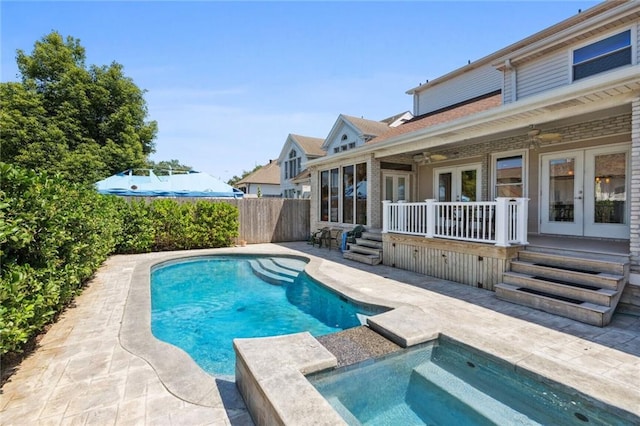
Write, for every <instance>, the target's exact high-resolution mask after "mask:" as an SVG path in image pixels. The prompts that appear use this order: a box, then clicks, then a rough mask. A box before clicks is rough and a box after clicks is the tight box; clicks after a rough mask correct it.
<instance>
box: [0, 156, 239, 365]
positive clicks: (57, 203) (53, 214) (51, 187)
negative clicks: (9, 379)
mask: <svg viewBox="0 0 640 426" xmlns="http://www.w3.org/2000/svg"><path fill="white" fill-rule="evenodd" d="M238 226H239V225H238V209H237V208H236V207H235V206H232V205H231V204H228V203H224V202H210V201H204V200H202V201H197V202H195V203H182V204H180V203H178V202H176V201H174V200H170V199H157V200H153V201H150V202H145V201H135V200H134V201H125V200H124V199H122V198H119V197H114V196H104V195H100V194H98V193H97V192H96V191H95V190H94V189H93V188H83V187H81V186H76V185H71V184H69V183H68V182H65V181H63V180H62V179H60V178H59V177H49V176H46V175H39V174H36V173H34V172H30V171H25V170H21V169H19V168H16V167H14V166H11V165H8V164H4V163H0V244H1V245H0V354H5V353H7V352H12V351H20V350H21V349H22V347H23V346H24V344H25V343H26V342H27V341H28V340H29V339H30V338H31V337H33V336H34V335H36V334H37V333H38V332H39V331H40V330H42V328H43V327H44V325H46V324H47V323H48V322H50V321H51V320H52V319H53V318H54V317H55V315H56V314H57V313H58V312H59V311H60V310H61V309H63V308H64V307H65V306H66V305H67V304H68V303H69V302H70V301H71V300H72V298H73V297H74V296H75V295H76V294H77V293H78V292H79V291H80V289H81V288H82V285H83V284H84V282H86V280H87V279H89V278H90V277H91V276H92V275H93V274H94V272H95V271H96V270H97V269H98V267H99V266H100V265H101V264H102V262H103V261H104V260H105V259H106V257H107V256H108V255H109V254H111V253H142V252H148V251H160V250H176V249H194V248H214V247H227V246H230V245H231V244H232V242H233V239H234V238H235V237H236V236H237V235H238Z"/></svg>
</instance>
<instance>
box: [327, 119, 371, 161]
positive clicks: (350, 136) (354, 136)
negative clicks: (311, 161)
mask: <svg viewBox="0 0 640 426" xmlns="http://www.w3.org/2000/svg"><path fill="white" fill-rule="evenodd" d="M342 135H347V139H346V140H344V141H343V140H342ZM328 142H329V144H328V146H327V155H333V148H336V147H342V145H347V146H349V144H350V143H352V142H355V143H356V147H358V146H360V145H362V144H363V143H364V142H363V141H362V139H361V138H360V136H359V135H358V133H356V132H355V131H354V130H353V129H352V128H351V127H349V126H346V125H344V123H343V124H341V125H340V129H339V131H338V132H336V137H335V138H333V139H332V140H330V141H328Z"/></svg>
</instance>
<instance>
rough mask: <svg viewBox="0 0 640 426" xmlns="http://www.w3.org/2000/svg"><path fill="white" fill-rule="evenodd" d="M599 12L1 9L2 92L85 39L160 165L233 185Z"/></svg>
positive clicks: (20, 5) (286, 6)
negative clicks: (126, 94) (142, 127)
mask: <svg viewBox="0 0 640 426" xmlns="http://www.w3.org/2000/svg"><path fill="white" fill-rule="evenodd" d="M597 3H598V2H594V1H582V0H574V1H515V0H513V1H494V2H487V1H464V2H463V1H440V2H435V1H412V2H381V1H377V2H361V1H357V2H341V1H333V2H294V1H289V2H244V1H242V2H214V1H195V2H179V1H175V2H168V1H140V2H135V1H133V2H122V1H110V2H97V1H84V2H80V1H74V2H54V1H49V2H32V1H20V2H18V1H6V0H2V2H1V3H0V28H1V30H0V42H1V49H2V50H1V55H2V63H1V65H2V68H1V74H0V79H1V80H2V81H13V80H17V79H18V77H17V73H18V70H17V67H16V64H15V53H16V50H17V49H22V50H24V51H25V52H27V53H30V52H31V51H32V49H33V44H34V42H35V41H36V40H39V39H41V38H42V37H43V36H44V35H46V34H48V33H49V32H51V31H52V30H56V31H58V32H60V33H61V34H62V35H63V36H65V37H66V36H73V37H75V38H78V39H80V42H81V44H82V46H83V47H85V49H86V52H87V65H90V64H96V65H107V64H110V63H111V62H113V61H115V62H118V63H120V64H122V65H123V66H124V72H125V74H126V75H127V76H128V77H131V78H132V79H133V81H134V83H135V84H136V85H137V86H138V87H140V88H142V89H145V90H147V93H146V95H145V99H146V100H147V105H148V108H149V119H150V120H156V121H157V122H158V126H159V132H158V137H157V139H156V141H155V144H156V153H155V154H153V155H152V157H151V158H152V159H154V160H156V161H159V160H170V159H177V160H179V161H180V162H182V163H183V164H187V165H190V166H192V167H194V168H195V169H196V170H200V171H204V172H208V173H210V174H212V175H213V176H216V177H219V178H221V179H223V180H225V181H226V180H227V179H229V178H230V177H232V176H233V175H240V174H241V173H242V171H243V170H250V169H252V168H253V167H254V166H256V165H258V164H265V163H267V162H268V161H269V159H275V158H277V157H278V156H279V154H280V150H281V149H282V145H283V144H284V142H285V140H286V138H287V135H288V134H289V133H296V134H301V135H306V136H314V137H320V138H324V137H326V136H327V135H328V133H329V131H330V130H331V127H332V126H333V124H334V123H335V120H336V119H337V117H338V115H339V114H341V113H343V114H347V115H353V116H363V117H364V118H368V119H373V120H381V119H383V118H386V117H389V116H391V115H394V114H396V113H399V112H402V111H407V110H411V109H412V99H411V97H410V96H409V95H407V94H406V93H405V92H406V91H407V90H409V89H411V88H413V87H415V86H417V85H418V84H419V83H420V82H424V81H425V80H427V79H429V80H430V79H434V78H436V77H439V76H441V75H443V74H446V73H447V72H450V71H453V70H454V69H456V68H459V67H461V66H463V65H465V64H466V63H467V61H468V60H471V61H474V60H477V59H480V58H482V57H484V56H486V55H488V54H490V53H492V52H494V51H496V50H498V49H501V48H503V47H506V46H508V45H509V44H511V43H514V42H516V41H518V40H520V39H522V38H524V37H527V36H529V35H532V34H534V33H536V32H538V31H540V30H542V29H544V28H546V27H548V26H551V25H553V24H555V23H557V22H559V21H561V20H563V19H566V18H568V17H570V16H573V15H574V14H576V13H577V12H578V9H582V10H586V9H588V8H589V7H592V6H594V5H595V4H597Z"/></svg>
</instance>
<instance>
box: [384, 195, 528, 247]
mask: <svg viewBox="0 0 640 426" xmlns="http://www.w3.org/2000/svg"><path fill="white" fill-rule="evenodd" d="M528 202H529V200H528V199H527V198H496V200H495V201H476V202H455V203H445V202H439V201H436V200H426V201H425V202H422V203H407V202H403V201H400V202H397V203H392V202H391V201H383V202H382V203H383V209H382V232H392V233H397V234H409V235H423V236H425V237H427V238H449V239H454V240H462V241H474V242H480V243H490V244H495V245H497V246H503V247H506V246H509V245H512V244H527V210H528Z"/></svg>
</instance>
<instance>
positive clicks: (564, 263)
mask: <svg viewBox="0 0 640 426" xmlns="http://www.w3.org/2000/svg"><path fill="white" fill-rule="evenodd" d="M518 259H519V260H522V261H524V262H529V263H543V264H544V265H547V266H560V267H564V268H572V269H579V270H584V271H593V272H608V273H610V274H615V275H624V273H625V265H626V264H628V262H627V263H623V262H620V261H618V262H616V261H611V260H605V259H602V258H593V259H592V258H591V257H577V256H576V255H575V254H574V255H573V256H570V255H566V252H565V254H554V253H544V252H537V251H531V250H528V249H527V250H523V251H521V252H520V253H518Z"/></svg>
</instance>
